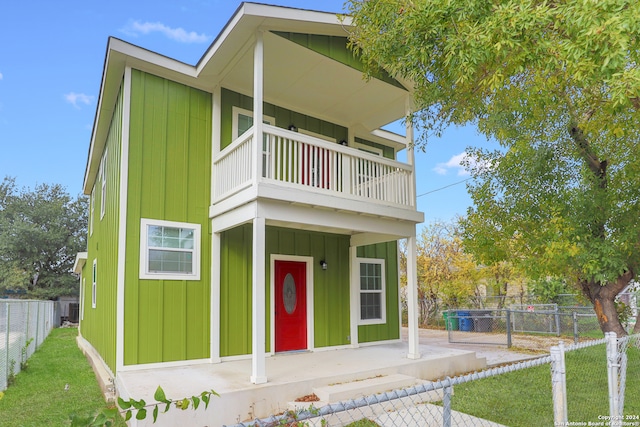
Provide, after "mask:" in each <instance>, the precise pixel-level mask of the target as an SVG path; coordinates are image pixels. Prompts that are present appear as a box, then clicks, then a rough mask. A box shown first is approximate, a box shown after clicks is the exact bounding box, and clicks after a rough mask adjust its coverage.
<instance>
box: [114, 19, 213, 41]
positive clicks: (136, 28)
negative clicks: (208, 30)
mask: <svg viewBox="0 0 640 427" xmlns="http://www.w3.org/2000/svg"><path fill="white" fill-rule="evenodd" d="M120 31H122V32H123V33H125V34H127V35H130V36H133V37H138V36H139V35H141V34H143V35H146V34H150V33H153V32H158V33H161V34H163V35H164V36H165V37H167V38H169V39H171V40H175V41H178V42H180V43H206V42H207V41H209V36H208V35H206V34H198V33H196V32H195V31H186V30H185V29H183V28H180V27H178V28H171V27H167V26H166V25H164V24H163V23H161V22H140V21H133V22H131V23H129V24H128V25H127V26H126V27H124V28H122V29H121V30H120Z"/></svg>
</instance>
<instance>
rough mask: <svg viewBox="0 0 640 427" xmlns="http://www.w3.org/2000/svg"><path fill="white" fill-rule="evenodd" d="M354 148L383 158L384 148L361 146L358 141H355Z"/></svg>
mask: <svg viewBox="0 0 640 427" xmlns="http://www.w3.org/2000/svg"><path fill="white" fill-rule="evenodd" d="M353 146H354V147H355V148H357V149H358V150H360V151H364V152H365V153H369V154H373V155H374V156H380V157H382V148H378V147H372V146H370V145H366V144H361V143H359V142H357V141H354V143H353Z"/></svg>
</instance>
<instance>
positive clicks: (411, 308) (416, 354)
mask: <svg viewBox="0 0 640 427" xmlns="http://www.w3.org/2000/svg"><path fill="white" fill-rule="evenodd" d="M411 111H412V109H411V98H410V97H407V104H406V115H407V122H406V134H407V162H408V163H409V164H410V165H411V200H412V201H413V203H414V206H416V205H417V203H418V201H417V200H416V165H415V155H414V150H413V122H412V121H411V120H409V116H410V114H411ZM416 253H417V247H416V231H415V227H414V230H413V235H412V236H410V237H409V238H407V311H408V313H407V314H408V317H409V319H408V321H409V352H408V353H407V357H408V358H409V359H420V346H419V344H420V336H419V331H418V267H417V265H416Z"/></svg>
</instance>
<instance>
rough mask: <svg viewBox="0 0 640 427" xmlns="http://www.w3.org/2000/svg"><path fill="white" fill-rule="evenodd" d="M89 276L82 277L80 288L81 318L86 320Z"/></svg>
mask: <svg viewBox="0 0 640 427" xmlns="http://www.w3.org/2000/svg"><path fill="white" fill-rule="evenodd" d="M86 286H87V278H86V277H83V278H82V287H81V288H80V320H84V306H85V305H86V304H85V303H84V296H85V295H86V292H87V289H86Z"/></svg>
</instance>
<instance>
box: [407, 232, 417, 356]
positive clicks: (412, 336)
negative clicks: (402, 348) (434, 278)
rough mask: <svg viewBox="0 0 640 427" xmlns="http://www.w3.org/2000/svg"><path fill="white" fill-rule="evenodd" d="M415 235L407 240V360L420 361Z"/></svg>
mask: <svg viewBox="0 0 640 427" xmlns="http://www.w3.org/2000/svg"><path fill="white" fill-rule="evenodd" d="M416 252H417V247H416V234H415V231H414V233H413V236H410V237H408V238H407V311H408V313H407V314H408V322H409V352H408V353H407V358H409V359H420V348H419V344H420V342H419V341H420V336H419V331H418V270H417V266H416Z"/></svg>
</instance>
